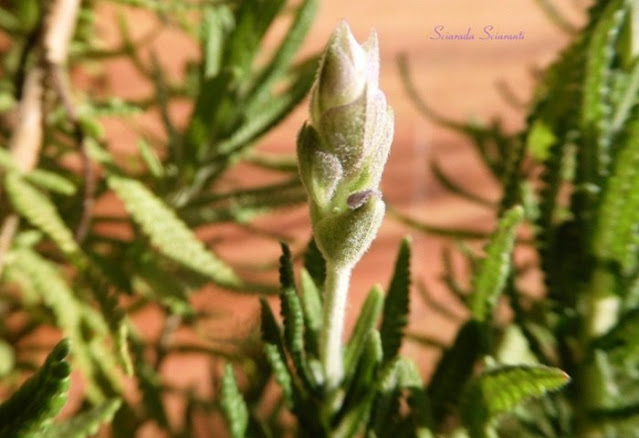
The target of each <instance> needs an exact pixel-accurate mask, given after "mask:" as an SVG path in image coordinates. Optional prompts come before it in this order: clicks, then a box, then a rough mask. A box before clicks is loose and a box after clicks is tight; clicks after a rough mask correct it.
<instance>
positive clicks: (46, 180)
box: [0, 148, 76, 196]
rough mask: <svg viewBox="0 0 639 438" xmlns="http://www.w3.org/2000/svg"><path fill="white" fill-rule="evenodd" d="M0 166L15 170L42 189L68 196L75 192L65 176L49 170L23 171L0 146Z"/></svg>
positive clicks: (11, 170)
mask: <svg viewBox="0 0 639 438" xmlns="http://www.w3.org/2000/svg"><path fill="white" fill-rule="evenodd" d="M0 167H2V168H4V170H6V171H10V172H15V173H17V174H19V175H21V176H22V177H23V178H25V179H26V180H27V181H29V182H30V183H31V184H34V185H36V186H38V187H40V188H42V189H44V190H49V191H52V192H55V193H59V194H61V195H65V196H70V195H73V194H75V192H76V187H75V186H74V185H73V183H72V182H71V181H69V180H68V179H67V178H65V177H63V176H61V175H59V174H57V173H55V172H51V171H49V170H44V169H34V170H31V171H29V172H23V171H22V170H21V169H20V168H19V167H18V165H17V164H16V163H15V162H14V161H13V157H12V156H11V154H10V153H9V151H7V150H6V149H2V148H0Z"/></svg>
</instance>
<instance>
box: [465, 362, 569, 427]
mask: <svg viewBox="0 0 639 438" xmlns="http://www.w3.org/2000/svg"><path fill="white" fill-rule="evenodd" d="M569 381H570V377H568V375H567V374H566V373H564V372H563V371H561V370H559V369H557V368H551V367H547V366H543V365H520V366H516V365H509V366H503V367H499V368H495V369H492V370H489V371H485V372H484V373H482V374H481V375H479V376H478V377H476V378H474V379H472V380H471V381H470V382H468V385H467V386H466V388H465V389H464V392H463V395H462V401H461V418H462V421H463V423H464V425H465V426H466V428H467V429H468V431H469V432H470V434H471V436H473V437H477V438H482V437H485V436H489V435H488V434H487V431H486V429H487V427H489V426H490V422H491V421H492V420H493V419H494V418H495V417H496V416H497V415H499V414H502V413H505V412H510V411H512V410H513V409H514V408H515V407H516V406H517V405H518V404H520V403H522V402H523V401H525V400H527V399H530V398H534V397H541V396H543V395H545V394H546V393H548V392H550V391H556V390H558V389H560V388H562V387H563V386H565V385H566V384H567V383H568V382H569Z"/></svg>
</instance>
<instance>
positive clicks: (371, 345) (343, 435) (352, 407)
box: [333, 329, 383, 438]
mask: <svg viewBox="0 0 639 438" xmlns="http://www.w3.org/2000/svg"><path fill="white" fill-rule="evenodd" d="M382 357H383V353H382V341H381V338H380V335H379V332H378V331H377V330H375V329H373V330H371V331H370V332H369V334H368V336H367V339H366V344H365V347H364V351H363V352H362V354H361V356H360V360H359V363H358V364H357V370H356V371H355V373H354V379H353V382H352V383H351V385H350V387H349V389H348V393H347V394H346V397H345V400H344V406H343V408H342V409H343V411H344V412H345V415H344V418H343V419H342V420H341V421H340V423H339V425H338V426H337V427H336V428H335V430H334V432H333V436H334V437H336V438H352V437H355V436H358V433H359V432H360V431H361V429H362V428H363V427H364V426H365V424H366V423H367V422H368V420H369V418H370V414H371V409H372V407H373V402H374V401H375V394H376V393H377V389H378V387H377V384H378V381H377V380H376V375H377V371H378V369H379V366H380V364H381V362H382Z"/></svg>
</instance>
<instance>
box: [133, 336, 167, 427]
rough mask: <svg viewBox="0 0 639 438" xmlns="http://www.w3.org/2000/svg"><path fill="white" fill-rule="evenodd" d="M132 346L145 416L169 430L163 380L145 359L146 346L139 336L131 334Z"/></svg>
mask: <svg viewBox="0 0 639 438" xmlns="http://www.w3.org/2000/svg"><path fill="white" fill-rule="evenodd" d="M129 338H130V345H131V352H132V353H133V358H134V360H133V367H134V369H135V375H136V376H137V384H138V389H139V390H140V393H141V394H142V403H143V406H144V410H145V414H146V415H147V416H149V417H150V418H152V419H153V420H155V421H156V422H157V424H158V425H159V426H160V427H161V428H163V429H167V430H168V429H169V419H168V416H167V413H166V409H165V407H164V403H163V401H162V378H161V376H160V375H159V374H158V373H157V372H156V371H155V369H154V368H153V366H152V364H151V363H149V362H148V361H147V360H146V359H145V357H144V344H143V343H142V341H141V340H140V339H138V337H137V335H135V334H131V335H130V336H129Z"/></svg>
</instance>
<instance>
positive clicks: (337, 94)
mask: <svg viewBox="0 0 639 438" xmlns="http://www.w3.org/2000/svg"><path fill="white" fill-rule="evenodd" d="M392 138H393V113H392V110H391V108H390V107H389V106H388V105H387V103H386V97H385V96H384V93H382V91H381V90H380V89H379V49H378V43H377V35H376V34H375V33H374V32H372V33H371V35H370V37H369V39H368V41H366V42H365V43H364V44H362V45H360V44H359V43H358V42H357V41H356V40H355V38H354V37H353V35H352V33H351V31H350V29H349V27H348V25H347V24H346V22H342V23H340V24H339V25H338V27H337V29H335V31H334V32H333V35H332V36H331V39H330V41H329V43H328V45H327V47H326V49H325V51H324V55H323V57H322V61H321V65H320V69H319V72H318V74H317V79H316V83H315V85H314V87H313V91H312V93H311V120H310V123H307V124H306V125H305V126H304V127H303V128H302V131H301V132H300V136H299V138H298V149H297V153H298V158H299V166H300V174H301V177H302V181H303V182H304V185H305V187H306V190H307V192H308V195H309V203H310V207H311V219H312V221H313V231H314V234H315V239H316V241H317V244H318V247H319V248H320V250H321V251H322V253H323V254H324V257H325V258H327V260H333V261H338V260H339V261H340V263H347V264H354V263H355V262H357V260H359V258H360V257H361V256H362V254H363V253H364V251H366V250H367V249H368V247H369V246H370V244H371V242H372V240H373V239H374V238H375V235H376V234H377V230H378V229H379V227H380V225H381V221H382V218H383V215H384V202H383V201H382V200H381V192H380V191H379V182H380V179H381V176H382V172H383V169H384V165H385V163H386V160H387V158H388V153H389V150H390V145H391V143H392ZM346 247H348V249H345V248H346ZM346 253H348V254H346Z"/></svg>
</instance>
